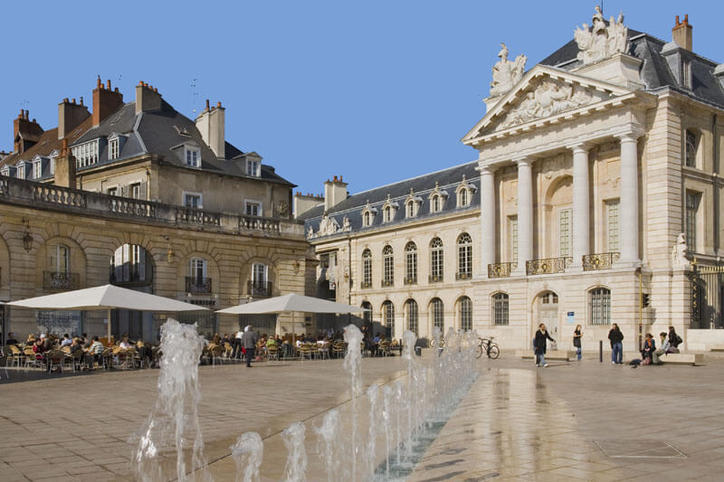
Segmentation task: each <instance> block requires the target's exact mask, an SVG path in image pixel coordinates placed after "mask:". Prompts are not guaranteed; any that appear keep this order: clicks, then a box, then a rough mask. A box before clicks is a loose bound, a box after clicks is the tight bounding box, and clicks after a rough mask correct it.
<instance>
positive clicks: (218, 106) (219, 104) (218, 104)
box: [216, 101, 221, 109]
mask: <svg viewBox="0 0 724 482" xmlns="http://www.w3.org/2000/svg"><path fill="white" fill-rule="evenodd" d="M216 107H217V108H219V109H221V101H219V102H217V103H216Z"/></svg>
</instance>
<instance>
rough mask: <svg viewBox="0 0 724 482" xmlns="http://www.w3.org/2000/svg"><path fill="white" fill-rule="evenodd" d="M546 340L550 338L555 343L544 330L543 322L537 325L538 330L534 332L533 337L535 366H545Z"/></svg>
mask: <svg viewBox="0 0 724 482" xmlns="http://www.w3.org/2000/svg"><path fill="white" fill-rule="evenodd" d="M546 340H550V341H552V342H554V343H555V341H556V340H554V339H553V338H551V336H550V335H549V334H548V332H547V331H546V325H545V323H541V324H540V325H538V331H536V332H535V338H534V339H533V348H534V349H535V366H537V367H547V366H548V364H547V363H546V359H545V354H546V343H547V341H546Z"/></svg>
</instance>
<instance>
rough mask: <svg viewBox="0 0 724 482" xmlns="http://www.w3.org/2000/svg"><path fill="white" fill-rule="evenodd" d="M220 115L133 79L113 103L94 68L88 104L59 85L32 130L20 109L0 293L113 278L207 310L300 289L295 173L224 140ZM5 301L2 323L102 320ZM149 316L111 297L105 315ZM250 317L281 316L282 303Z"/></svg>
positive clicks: (145, 325)
mask: <svg viewBox="0 0 724 482" xmlns="http://www.w3.org/2000/svg"><path fill="white" fill-rule="evenodd" d="M224 115H225V110H224V108H223V107H222V106H221V104H220V103H219V104H217V105H216V106H215V107H211V106H210V105H209V103H208V101H207V104H206V109H205V110H204V111H203V112H202V113H201V114H200V115H199V116H198V117H197V118H196V119H195V121H192V120H190V119H188V118H187V117H185V116H184V115H183V114H181V113H179V112H178V111H176V110H175V109H174V108H173V107H172V106H171V105H170V104H168V103H167V102H165V101H164V100H163V99H162V97H161V94H160V93H158V90H157V89H155V88H153V87H151V86H150V85H148V84H146V83H143V82H142V83H140V84H139V85H138V86H137V87H136V99H135V101H133V102H128V103H124V102H123V96H122V94H121V93H120V92H119V91H118V89H115V90H112V89H111V85H110V82H108V84H106V85H103V84H102V83H101V82H100V79H99V80H98V83H97V86H96V88H95V89H94V90H93V105H92V112H91V111H89V110H88V107H86V106H85V105H84V103H83V99H80V101H79V102H76V101H75V99H73V100H72V101H69V100H68V99H64V100H63V101H62V102H61V103H60V104H59V105H58V127H57V128H54V129H49V130H44V129H43V128H42V127H41V126H40V125H39V124H38V123H37V122H36V121H35V119H32V120H31V119H30V116H29V113H28V112H27V111H23V112H21V113H20V115H19V116H18V118H17V119H15V120H14V121H13V152H12V153H9V154H7V155H5V156H4V157H3V159H2V160H0V174H2V176H0V212H1V214H0V219H1V220H2V221H1V222H0V237H2V239H0V298H1V299H2V300H16V299H22V298H26V297H30V296H38V295H42V294H48V293H52V292H56V291H60V290H68V289H76V288H82V287H89V286H96V285H101V284H105V283H109V282H111V283H115V284H118V285H121V286H126V287H131V288H133V289H137V290H142V291H146V292H152V293H155V294H159V295H163V296H168V297H172V298H176V299H181V300H184V301H189V302H191V303H195V304H199V305H202V306H204V307H207V308H210V309H212V310H214V309H219V308H223V307H226V306H230V305H234V304H238V303H240V302H243V301H246V300H249V299H253V298H261V297H267V296H272V295H278V294H283V293H289V292H296V293H305V275H306V271H308V270H309V269H312V270H313V269H314V268H313V265H314V262H313V260H310V259H307V258H308V254H307V251H308V244H307V242H306V241H305V240H304V236H303V227H302V224H301V223H299V222H298V221H295V220H294V219H292V216H291V209H290V208H291V201H292V189H293V187H294V185H293V184H292V183H290V182H289V181H287V180H285V179H284V178H282V177H281V176H279V175H278V174H276V173H275V171H274V168H273V167H272V166H269V165H266V164H263V163H262V158H261V156H259V155H258V154H257V153H255V152H242V151H241V150H240V149H238V148H236V147H235V146H234V145H232V144H231V143H229V142H227V141H226V135H225V125H224V124H225V122H224V121H225V119H224ZM310 262H312V264H311V265H310V264H309V263H310ZM310 266H311V268H310ZM4 315H5V316H4V319H3V330H2V332H3V333H7V332H8V331H14V332H15V333H17V334H25V333H27V332H30V331H38V330H50V331H60V332H66V331H67V332H76V333H77V332H80V331H87V332H88V333H98V334H102V333H105V328H104V319H103V316H102V315H95V314H93V313H85V314H83V313H80V312H42V311H41V312H32V311H28V310H21V309H13V310H12V311H11V310H10V309H7V308H6V310H5V313H4ZM181 318H182V319H183V320H184V321H199V323H200V327H201V329H202V331H203V332H205V333H207V334H209V333H212V332H214V331H231V330H235V329H236V328H237V327H238V323H239V322H240V321H244V320H239V319H238V318H237V317H222V318H219V317H217V316H216V315H214V314H213V312H212V311H210V312H208V313H205V314H193V315H183V316H181ZM158 322H159V318H158V317H156V318H155V319H154V317H153V315H151V314H141V313H135V312H129V311H125V310H116V311H114V314H113V320H112V328H113V331H114V333H116V335H119V334H121V333H129V334H130V335H131V336H132V337H143V338H145V339H148V340H153V339H155V337H156V334H157V329H158ZM254 322H255V324H256V325H257V326H259V327H260V328H261V329H262V330H264V331H270V332H273V331H277V330H279V331H282V332H284V331H285V330H289V329H290V328H289V327H288V326H287V325H286V324H285V323H286V318H284V317H281V318H280V320H279V323H277V320H276V318H275V317H270V318H267V319H263V320H262V319H260V318H259V317H256V318H255V320H254Z"/></svg>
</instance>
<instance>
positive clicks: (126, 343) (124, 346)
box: [118, 336, 133, 350]
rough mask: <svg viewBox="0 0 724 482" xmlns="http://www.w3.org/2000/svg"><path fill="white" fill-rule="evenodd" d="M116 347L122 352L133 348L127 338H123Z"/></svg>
mask: <svg viewBox="0 0 724 482" xmlns="http://www.w3.org/2000/svg"><path fill="white" fill-rule="evenodd" d="M118 346H119V347H120V348H121V349H122V350H128V349H129V348H132V347H133V345H131V342H130V341H128V337H127V336H124V337H123V338H122V339H121V344H120V345H118Z"/></svg>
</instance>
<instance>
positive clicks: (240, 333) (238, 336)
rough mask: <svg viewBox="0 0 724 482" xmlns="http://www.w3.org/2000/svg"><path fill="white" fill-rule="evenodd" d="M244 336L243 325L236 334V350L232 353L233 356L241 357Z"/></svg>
mask: <svg viewBox="0 0 724 482" xmlns="http://www.w3.org/2000/svg"><path fill="white" fill-rule="evenodd" d="M242 336H244V332H243V331H241V327H239V330H238V331H237V332H236V335H234V351H233V352H232V353H231V358H236V359H237V360H238V359H239V358H241V337H242Z"/></svg>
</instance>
